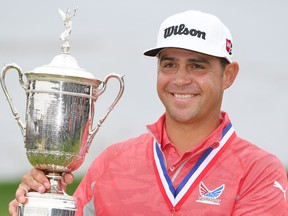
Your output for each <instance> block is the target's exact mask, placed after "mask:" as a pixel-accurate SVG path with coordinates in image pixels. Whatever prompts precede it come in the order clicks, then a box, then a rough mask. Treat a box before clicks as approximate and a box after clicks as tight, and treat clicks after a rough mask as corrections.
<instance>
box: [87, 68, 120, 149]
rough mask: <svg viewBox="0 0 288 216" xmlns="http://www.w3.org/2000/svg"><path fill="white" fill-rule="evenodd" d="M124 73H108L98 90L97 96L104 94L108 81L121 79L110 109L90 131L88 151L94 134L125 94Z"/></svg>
mask: <svg viewBox="0 0 288 216" xmlns="http://www.w3.org/2000/svg"><path fill="white" fill-rule="evenodd" d="M123 77H124V75H118V74H114V73H112V74H108V75H107V76H106V77H105V78H104V80H103V81H102V85H103V86H102V89H101V90H100V91H99V92H97V94H96V97H97V98H98V97H99V96H100V95H102V94H103V93H104V92H105V90H106V87H107V83H108V81H109V80H110V79H117V80H118V81H119V84H120V86H119V92H118V94H117V96H116V98H115V99H114V101H113V103H112V104H111V106H110V107H109V108H108V110H107V111H106V113H105V115H104V117H103V118H102V119H100V120H99V122H98V124H97V126H96V127H95V128H93V129H92V130H91V131H90V132H89V136H88V141H87V148H86V151H87V152H88V150H89V148H90V145H91V142H92V140H93V138H94V136H95V135H96V133H97V132H98V130H99V128H100V127H101V125H102V124H103V122H104V121H105V120H106V118H107V116H108V115H109V114H110V112H111V111H112V110H113V108H114V107H115V106H116V104H117V103H118V101H119V100H120V98H121V97H122V95H123V91H124V79H123Z"/></svg>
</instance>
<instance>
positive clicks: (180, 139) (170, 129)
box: [165, 116, 221, 155]
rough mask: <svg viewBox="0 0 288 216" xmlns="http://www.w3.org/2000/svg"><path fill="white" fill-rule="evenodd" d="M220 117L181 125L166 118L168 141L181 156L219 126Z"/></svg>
mask: <svg viewBox="0 0 288 216" xmlns="http://www.w3.org/2000/svg"><path fill="white" fill-rule="evenodd" d="M220 123H221V122H220V116H218V117H217V118H213V119H210V120H205V121H201V122H199V121H197V122H196V121H195V122H190V123H187V124H185V123H181V122H177V121H174V120H173V119H171V118H169V117H167V116H166V122H165V126H166V131H167V134H168V137H169V139H170V141H171V142H172V143H173V144H174V145H175V147H176V148H177V150H178V152H179V153H180V154H181V155H182V154H183V153H185V152H186V151H188V150H190V149H191V148H193V147H196V146H197V145H199V144H201V143H202V141H203V140H204V139H205V138H207V137H208V136H209V135H210V134H211V133H212V132H213V131H214V130H216V129H217V127H218V126H219V125H220Z"/></svg>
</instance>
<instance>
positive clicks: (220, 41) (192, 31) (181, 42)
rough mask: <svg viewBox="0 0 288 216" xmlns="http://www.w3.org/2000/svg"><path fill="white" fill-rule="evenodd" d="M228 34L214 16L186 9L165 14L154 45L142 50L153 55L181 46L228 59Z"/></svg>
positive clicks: (230, 42) (229, 54)
mask: <svg viewBox="0 0 288 216" xmlns="http://www.w3.org/2000/svg"><path fill="white" fill-rule="evenodd" d="M232 44H233V42H232V36H231V33H230V31H229V29H228V28H227V27H226V26H225V25H224V24H223V23H222V22H221V21H220V20H219V19H218V18H217V17H216V16H214V15H212V14H208V13H203V12H200V11H194V10H189V11H185V12H182V13H179V14H176V15H173V16H170V17H168V18H167V19H165V20H164V21H163V23H162V24H161V26H160V29H159V33H158V40H157V46H156V47H154V48H152V49H149V50H147V51H145V52H144V55H146V56H156V55H157V54H158V53H159V52H160V51H161V50H163V49H165V48H181V49H187V50H192V51H196V52H200V53H204V54H207V55H212V56H216V57H222V58H226V59H227V60H228V61H229V62H231V61H232V59H231V58H232Z"/></svg>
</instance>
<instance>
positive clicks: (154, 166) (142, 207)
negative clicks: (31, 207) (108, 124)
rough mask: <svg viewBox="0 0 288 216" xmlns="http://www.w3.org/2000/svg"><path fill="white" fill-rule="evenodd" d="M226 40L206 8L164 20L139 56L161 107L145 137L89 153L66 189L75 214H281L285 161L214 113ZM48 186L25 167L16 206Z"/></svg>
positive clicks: (228, 81)
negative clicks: (148, 64)
mask: <svg viewBox="0 0 288 216" xmlns="http://www.w3.org/2000/svg"><path fill="white" fill-rule="evenodd" d="M232 45H233V41H232V37H231V34H230V31H229V30H228V29H227V27H226V26H225V25H224V24H223V23H222V22H221V21H220V20H219V19H218V18H217V17H215V16H213V15H211V14H207V13H202V12H199V11H186V12H183V13H180V14H176V15H174V16H171V17H169V18H167V19H166V20H165V21H164V22H163V23H162V25H161V27H160V30H159V35H158V42H157V47H156V48H153V49H150V50H148V51H146V52H145V53H144V54H145V55H147V56H156V57H157V59H158V76H157V92H158V95H159V97H160V99H161V101H162V103H163V105H164V106H165V108H166V112H165V113H164V114H163V116H161V117H160V119H159V120H158V121H157V122H156V123H154V124H151V125H148V126H147V129H148V133H145V134H142V135H141V136H139V137H136V138H132V139H130V140H128V141H125V142H121V143H118V144H115V145H111V146H110V147H108V148H107V149H106V150H105V151H104V152H103V153H102V154H101V155H100V156H99V157H98V158H96V159H95V161H94V162H93V163H92V164H91V166H90V168H89V170H88V171H87V173H86V175H85V177H84V178H83V180H82V182H81V183H80V185H79V187H78V188H77V190H76V191H75V194H74V196H75V197H76V198H77V200H78V212H77V215H97V216H98V215H105V216H108V215H157V216H158V215H197V216H199V215H212V214H213V215H261V216H262V215H273V216H282V215H287V198H286V196H287V177H286V172H285V169H284V167H283V165H282V164H281V162H280V161H279V160H278V159H277V158H276V157H275V156H273V155H271V154H269V153H267V152H265V151H264V150H262V149H260V148H258V147H257V146H255V145H253V144H251V143H250V142H248V141H246V140H243V139H241V138H240V137H238V136H237V135H236V133H235V131H234V129H233V126H232V123H231V121H230V119H229V117H228V115H227V113H225V112H223V111H221V104H222V99H223V94H224V90H225V89H227V88H229V87H230V86H231V85H232V84H233V82H234V80H235V78H236V76H237V73H238V70H239V66H238V64H237V63H236V62H233V61H232ZM72 179H73V176H72V175H71V174H67V175H66V176H65V181H66V183H71V181H72ZM49 187H50V185H49V183H48V182H47V178H46V177H45V175H44V174H43V172H42V171H39V170H36V169H33V170H32V171H31V172H29V173H28V174H26V175H25V176H24V177H23V182H22V183H21V184H20V186H19V188H18V190H17V192H16V199H17V200H18V201H20V202H22V203H23V202H25V201H26V199H25V198H24V195H25V190H26V189H27V190H37V191H40V192H44V191H45V188H46V189H47V188H49ZM16 205H17V201H16V200H14V201H12V202H11V204H10V212H11V214H13V213H14V214H15V211H16V210H15V209H16V207H15V206H16Z"/></svg>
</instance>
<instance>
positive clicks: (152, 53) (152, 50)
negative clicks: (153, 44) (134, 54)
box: [144, 47, 164, 57]
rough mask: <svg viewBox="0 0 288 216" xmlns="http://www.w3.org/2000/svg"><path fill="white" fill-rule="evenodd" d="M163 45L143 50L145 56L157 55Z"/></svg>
mask: <svg viewBox="0 0 288 216" xmlns="http://www.w3.org/2000/svg"><path fill="white" fill-rule="evenodd" d="M163 49H164V47H161V48H154V49H150V50H147V51H145V52H144V55H145V56H151V57H155V56H157V55H158V53H159V52H161V50H163Z"/></svg>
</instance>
